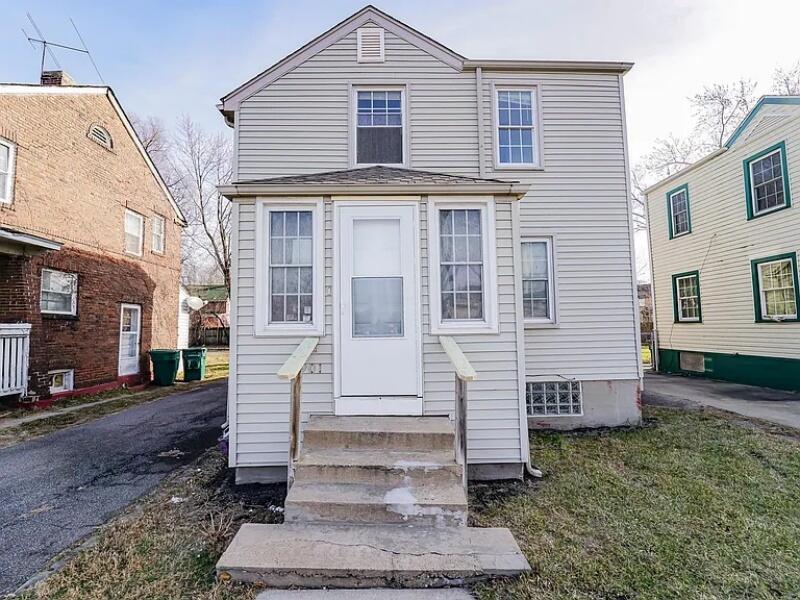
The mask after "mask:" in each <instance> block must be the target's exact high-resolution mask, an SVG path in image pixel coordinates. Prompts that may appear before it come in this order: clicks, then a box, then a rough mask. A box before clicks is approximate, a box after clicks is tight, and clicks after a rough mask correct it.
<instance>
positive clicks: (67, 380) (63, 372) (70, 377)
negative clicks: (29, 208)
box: [47, 369, 75, 394]
mask: <svg viewBox="0 0 800 600" xmlns="http://www.w3.org/2000/svg"><path fill="white" fill-rule="evenodd" d="M59 375H60V376H61V385H55V378H56V377H58V376H59ZM47 376H48V377H49V378H50V393H51V394H60V393H62V392H71V391H72V390H73V389H75V370H74V369H55V370H53V371H48V372H47Z"/></svg>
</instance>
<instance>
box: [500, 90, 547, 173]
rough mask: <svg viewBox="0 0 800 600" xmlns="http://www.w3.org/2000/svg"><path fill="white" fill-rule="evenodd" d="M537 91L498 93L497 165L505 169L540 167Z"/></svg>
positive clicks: (506, 91)
mask: <svg viewBox="0 0 800 600" xmlns="http://www.w3.org/2000/svg"><path fill="white" fill-rule="evenodd" d="M535 107H536V90H535V89H530V88H529V89H510V90H502V89H501V90H497V163H498V166H503V167H528V168H530V167H537V166H538V165H539V148H538V143H537V135H538V131H537V128H538V126H539V124H538V123H537V122H536V109H535Z"/></svg>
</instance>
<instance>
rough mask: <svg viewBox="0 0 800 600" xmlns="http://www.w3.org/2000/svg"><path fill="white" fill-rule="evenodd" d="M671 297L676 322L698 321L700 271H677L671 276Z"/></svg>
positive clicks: (700, 316) (699, 320)
mask: <svg viewBox="0 0 800 600" xmlns="http://www.w3.org/2000/svg"><path fill="white" fill-rule="evenodd" d="M672 297H673V301H674V311H675V322H676V323H700V322H702V320H703V313H702V310H701V306H700V273H699V272H698V271H691V272H690V273H679V274H678V275H673V276H672Z"/></svg>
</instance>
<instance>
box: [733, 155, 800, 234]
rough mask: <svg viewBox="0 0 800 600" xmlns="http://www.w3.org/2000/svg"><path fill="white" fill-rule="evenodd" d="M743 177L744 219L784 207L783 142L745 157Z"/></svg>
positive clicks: (786, 203) (786, 202) (786, 190)
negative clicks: (745, 198) (745, 199)
mask: <svg viewBox="0 0 800 600" xmlns="http://www.w3.org/2000/svg"><path fill="white" fill-rule="evenodd" d="M744 180H745V193H746V196H747V218H748V219H754V218H755V217H760V216H762V215H765V214H768V213H771V212H775V211H776V210H781V209H782V208H788V207H789V206H790V204H791V198H790V195H789V182H788V176H787V169H786V145H785V144H784V143H783V142H781V143H779V144H776V145H775V146H772V147H771V148H767V149H766V150H763V151H762V152H759V153H758V154H756V155H754V156H751V157H750V158H748V159H747V160H745V161H744Z"/></svg>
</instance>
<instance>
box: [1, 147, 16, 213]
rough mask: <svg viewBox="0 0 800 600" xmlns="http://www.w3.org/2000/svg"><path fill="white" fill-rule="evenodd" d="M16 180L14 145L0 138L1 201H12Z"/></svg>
mask: <svg viewBox="0 0 800 600" xmlns="http://www.w3.org/2000/svg"><path fill="white" fill-rule="evenodd" d="M13 182H14V145H13V144H11V143H10V142H6V141H3V140H0V202H11V188H12V184H13Z"/></svg>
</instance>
